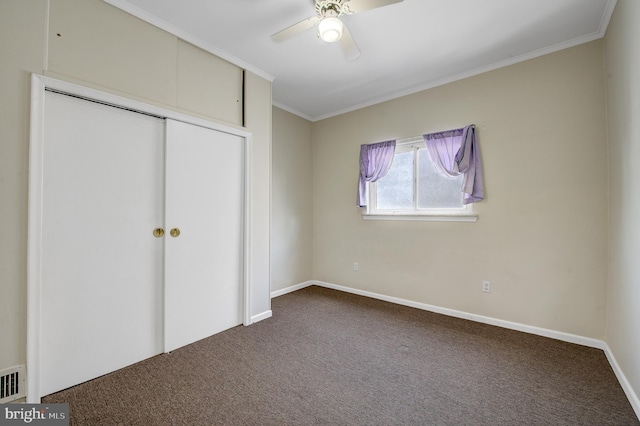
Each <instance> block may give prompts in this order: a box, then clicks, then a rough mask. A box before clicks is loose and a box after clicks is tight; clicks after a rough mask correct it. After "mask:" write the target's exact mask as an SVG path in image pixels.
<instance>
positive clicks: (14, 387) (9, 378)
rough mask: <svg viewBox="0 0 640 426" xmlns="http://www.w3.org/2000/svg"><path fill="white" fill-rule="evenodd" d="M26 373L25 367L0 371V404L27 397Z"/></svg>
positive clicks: (20, 366)
mask: <svg viewBox="0 0 640 426" xmlns="http://www.w3.org/2000/svg"><path fill="white" fill-rule="evenodd" d="M26 372H27V370H26V368H25V366H24V365H19V366H17V367H12V368H8V369H6V370H2V371H0V404H2V403H5V402H9V401H13V400H15V399H19V398H24V397H25V396H26V394H27V393H26V390H27V389H26V388H27V384H26V378H27V375H26Z"/></svg>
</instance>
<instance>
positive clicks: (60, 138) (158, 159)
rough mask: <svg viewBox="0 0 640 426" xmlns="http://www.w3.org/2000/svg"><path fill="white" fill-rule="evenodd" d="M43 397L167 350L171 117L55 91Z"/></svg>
mask: <svg viewBox="0 0 640 426" xmlns="http://www.w3.org/2000/svg"><path fill="white" fill-rule="evenodd" d="M45 112H46V113H45V131H44V134H45V139H44V148H43V149H44V151H43V152H44V154H43V155H44V157H43V158H44V182H43V185H44V186H43V214H42V217H43V223H42V228H43V241H42V278H41V283H42V284H41V329H40V330H41V331H40V336H41V341H40V345H41V346H40V360H41V364H40V384H41V388H40V394H41V395H46V394H49V393H51V392H55V391H58V390H61V389H64V388H66V387H69V386H72V385H75V384H78V383H81V382H84V381H86V380H89V379H92V378H95V377H97V376H100V375H102V374H105V373H108V372H110V371H114V370H117V369H119V368H122V367H124V366H126V365H129V364H132V363H135V362H137V361H140V360H142V359H145V358H148V357H151V356H153V355H156V354H158V353H161V352H162V349H163V339H162V333H163V330H162V321H163V313H162V297H163V295H162V279H163V275H162V257H163V244H164V240H163V239H162V238H155V237H154V236H153V229H154V228H156V227H161V226H162V224H163V221H164V217H163V208H164V205H163V203H164V188H163V181H164V168H163V167H164V146H163V145H164V121H163V120H160V119H157V118H152V117H149V116H145V115H142V114H138V113H135V112H130V111H125V110H122V109H117V108H113V107H109V106H105V105H101V104H97V103H93V102H89V101H84V100H79V99H75V98H72V97H68V96H65V95H59V94H55V93H47V94H46V96H45Z"/></svg>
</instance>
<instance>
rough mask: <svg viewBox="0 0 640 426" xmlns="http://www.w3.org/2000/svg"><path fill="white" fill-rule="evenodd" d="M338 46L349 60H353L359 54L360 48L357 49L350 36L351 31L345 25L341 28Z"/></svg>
mask: <svg viewBox="0 0 640 426" xmlns="http://www.w3.org/2000/svg"><path fill="white" fill-rule="evenodd" d="M340 47H341V48H342V52H343V53H344V57H345V58H347V60H349V61H355V60H356V59H358V57H359V56H360V49H358V45H357V44H356V42H355V41H353V37H351V33H350V32H349V29H348V28H347V26H346V25H345V26H344V27H343V28H342V37H341V38H340Z"/></svg>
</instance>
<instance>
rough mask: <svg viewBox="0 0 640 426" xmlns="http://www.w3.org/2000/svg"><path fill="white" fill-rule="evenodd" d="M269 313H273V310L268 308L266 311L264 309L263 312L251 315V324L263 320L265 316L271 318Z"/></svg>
mask: <svg viewBox="0 0 640 426" xmlns="http://www.w3.org/2000/svg"><path fill="white" fill-rule="evenodd" d="M271 315H273V312H272V311H271V309H269V310H268V311H265V312H263V313H261V314H258V315H253V316H252V317H251V324H254V323H256V322H258V321H262V320H265V319H267V318H271Z"/></svg>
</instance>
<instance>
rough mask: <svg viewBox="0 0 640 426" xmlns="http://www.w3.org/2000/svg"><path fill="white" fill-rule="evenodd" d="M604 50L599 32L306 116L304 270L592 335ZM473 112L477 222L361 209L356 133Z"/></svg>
mask: <svg viewBox="0 0 640 426" xmlns="http://www.w3.org/2000/svg"><path fill="white" fill-rule="evenodd" d="M602 63H603V53H602V42H601V41H596V42H592V43H588V44H584V45H580V46H577V47H574V48H571V49H567V50H563V51H561V52H557V53H553V54H550V55H546V56H543V57H540V58H537V59H533V60H529V61H526V62H522V63H519V64H516V65H512V66H509V67H506V68H502V69H499V70H495V71H491V72H488V73H485V74H482V75H478V76H475V77H471V78H468V79H465V80H462V81H458V82H455V83H451V84H448V85H445V86H441V87H438V88H434V89H430V90H427V91H424V92H421V93H417V94H414V95H410V96H406V97H403V98H399V99H395V100H392V101H388V102H384V103H382V104H378V105H375V106H371V107H368V108H364V109H361V110H358V111H354V112H351V113H347V114H343V115H340V116H337V117H333V118H329V119H326V120H323V121H319V122H316V123H314V125H313V185H314V191H313V192H314V200H313V204H314V221H313V223H314V234H313V259H314V261H313V278H314V279H316V280H320V281H325V282H328V283H332V284H337V285H342V286H347V287H350V288H353V289H357V290H363V291H368V292H373V293H379V294H382V295H386V296H392V297H397V298H401V299H407V300H409V301H414V302H419V303H425V304H430V305H435V306H440V307H444V308H449V309H455V310H459V311H464V312H468V313H472V314H477V315H484V316H488V317H493V318H497V319H501V320H507V321H513V322H517V323H523V324H527V325H530V326H537V327H542V328H547V329H551V330H556V331H561V332H566V333H572V334H576V335H580V336H585V337H591V338H596V339H603V338H604V337H605V308H606V281H607V263H606V253H607V251H606V246H607V162H606V157H607V146H606V133H605V96H604V95H605V91H604V81H603V80H604V75H603V66H602ZM470 123H475V124H476V125H477V126H478V129H479V131H478V135H479V136H478V137H479V143H480V148H481V151H482V159H483V164H484V176H485V187H486V194H487V196H486V199H485V200H484V201H482V202H480V203H478V204H477V205H476V207H475V209H476V212H477V213H478V214H479V220H478V222H477V223H441V222H398V221H364V220H363V219H362V216H361V213H360V211H359V209H358V208H356V206H355V195H356V185H357V177H358V152H359V146H360V144H364V143H372V142H377V141H383V140H388V139H393V138H406V137H411V136H417V135H421V134H423V133H428V132H434V131H439V130H447V129H452V128H458V127H462V126H464V125H467V124H470ZM353 262H359V269H360V270H359V271H358V272H354V271H353V268H352V265H353ZM482 280H489V281H490V282H491V285H492V292H491V293H490V294H485V293H482V291H481V283H482Z"/></svg>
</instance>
